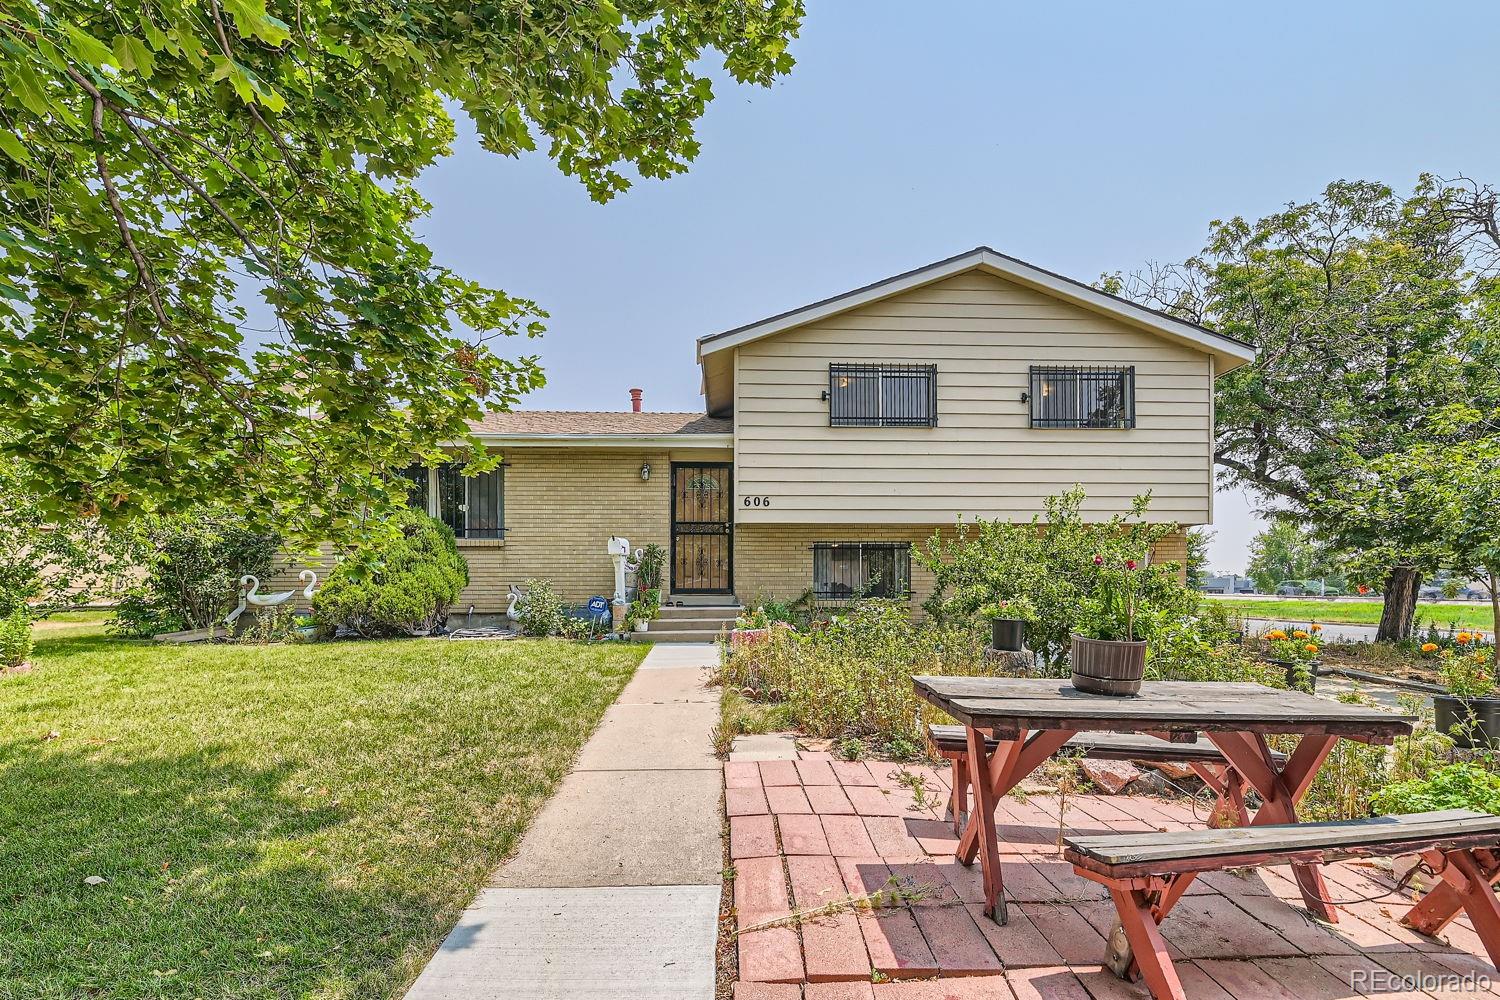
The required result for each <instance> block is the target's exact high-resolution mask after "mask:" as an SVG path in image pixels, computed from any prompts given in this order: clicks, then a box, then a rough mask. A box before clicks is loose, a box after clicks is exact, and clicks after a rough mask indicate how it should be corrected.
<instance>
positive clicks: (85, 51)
mask: <svg viewBox="0 0 1500 1000" xmlns="http://www.w3.org/2000/svg"><path fill="white" fill-rule="evenodd" d="M63 34H65V35H67V36H68V40H67V44H66V46H65V47H66V48H67V50H68V51H69V52H71V53H72V54H73V56H74V58H76V59H77V60H78V61H79V62H84V63H87V64H89V65H90V66H95V67H98V66H116V67H118V66H119V65H120V64H119V62H118V60H116V59H115V54H114V53H113V52H111V51H110V49H109V46H108V45H105V44H104V43H103V42H101V41H99V39H97V38H95V37H94V36H93V35H91V34H89V33H88V32H87V31H84V30H83V29H82V28H77V27H74V26H73V25H71V24H66V23H65V24H63Z"/></svg>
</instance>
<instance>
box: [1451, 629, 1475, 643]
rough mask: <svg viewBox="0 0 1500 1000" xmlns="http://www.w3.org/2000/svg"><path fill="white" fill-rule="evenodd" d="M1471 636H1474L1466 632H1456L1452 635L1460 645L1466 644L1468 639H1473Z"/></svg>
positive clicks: (1468, 641)
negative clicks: (1456, 633)
mask: <svg viewBox="0 0 1500 1000" xmlns="http://www.w3.org/2000/svg"><path fill="white" fill-rule="evenodd" d="M1473 638H1474V637H1473V636H1472V635H1470V634H1469V633H1467V632H1460V633H1458V635H1456V636H1454V637H1453V641H1454V642H1456V643H1458V644H1459V645H1460V646H1467V645H1468V644H1469V643H1470V641H1472V640H1473Z"/></svg>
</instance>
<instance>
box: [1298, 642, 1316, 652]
mask: <svg viewBox="0 0 1500 1000" xmlns="http://www.w3.org/2000/svg"><path fill="white" fill-rule="evenodd" d="M1302 648H1303V649H1305V650H1307V651H1308V652H1309V653H1316V652H1317V651H1318V647H1317V645H1316V644H1315V643H1311V642H1310V643H1308V644H1307V645H1306V646H1303V647H1302Z"/></svg>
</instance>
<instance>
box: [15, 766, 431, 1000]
mask: <svg viewBox="0 0 1500 1000" xmlns="http://www.w3.org/2000/svg"><path fill="white" fill-rule="evenodd" d="M299 767H300V762H295V761H283V762H278V763H275V764H266V765H264V766H261V765H247V764H246V763H244V762H243V761H242V760H236V759H233V757H232V756H231V755H230V754H229V753H228V752H227V751H226V750H225V749H223V748H220V747H207V748H202V749H197V750H194V751H191V752H184V753H173V754H161V755H158V756H143V755H139V754H136V755H134V756H130V757H124V756H122V755H121V754H119V753H118V752H117V751H116V750H115V749H114V748H112V747H110V746H109V745H106V744H100V745H92V746H82V747H78V748H73V747H66V748H60V749H54V748H53V746H52V745H49V744H48V743H46V742H43V741H39V740H37V739H27V740H16V741H10V742H5V743H0V873H3V876H0V996H17V997H21V996H25V997H29V998H54V997H56V998H62V997H68V998H72V997H79V996H89V997H132V998H135V997H178V996H182V997H188V996H194V997H196V996H213V997H277V998H280V997H301V996H317V997H342V996H348V997H369V996H377V997H378V996H386V995H390V993H391V992H392V990H393V988H398V987H399V986H400V985H401V984H402V982H404V978H403V977H405V976H407V975H409V972H410V970H409V969H408V968H406V967H405V966H409V965H410V963H411V962H412V961H413V953H414V950H415V954H416V956H417V957H418V958H419V957H420V955H421V954H422V953H424V951H425V949H427V948H430V947H431V945H432V943H433V942H434V941H435V938H436V937H437V935H439V934H440V933H441V928H440V927H438V926H437V921H438V919H439V917H438V915H437V914H435V913H434V910H433V905H432V901H431V900H429V899H426V898H424V897H423V895H422V892H421V883H420V880H419V879H412V880H401V879H395V880H393V879H388V878H371V879H364V878H361V877H360V875H361V871H362V868H363V867H364V866H363V863H362V862H361V861H360V859H359V858H358V851H359V849H360V847H361V843H360V841H359V838H358V837H355V836H352V835H351V833H350V832H349V831H348V830H344V831H342V834H341V836H339V837H329V838H322V837H320V834H321V833H323V832H325V831H329V830H330V829H332V828H333V827H335V826H336V825H339V824H341V823H345V822H352V820H351V819H350V818H348V817H346V816H344V815H343V814H341V811H340V809H339V808H338V806H337V804H336V803H334V802H332V801H330V800H329V799H328V797H327V795H326V793H320V790H318V789H309V788H300V787H297V784H296V782H292V781H289V780H288V779H289V776H290V775H292V774H293V773H294V772H296V771H297V770H298V768H299ZM329 843H334V844H336V846H335V847H334V848H332V851H334V852H337V853H339V854H340V855H342V856H341V857H338V858H329V857H327V856H326V853H327V852H326V851H325V845H327V844H329ZM349 855H353V856H352V857H350V856H349ZM92 876H99V877H101V878H103V879H105V880H106V881H105V882H103V883H102V884H98V885H89V884H87V883H86V880H87V879H89V878H90V877H92ZM10 991H13V992H10Z"/></svg>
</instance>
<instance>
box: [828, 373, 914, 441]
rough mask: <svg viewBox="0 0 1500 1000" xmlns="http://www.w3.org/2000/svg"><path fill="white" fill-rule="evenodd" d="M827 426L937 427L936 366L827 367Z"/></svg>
mask: <svg viewBox="0 0 1500 1000" xmlns="http://www.w3.org/2000/svg"><path fill="white" fill-rule="evenodd" d="M824 398H825V399H827V400H828V426H830V427H936V426H937V365H870V364H830V365H829V366H828V391H827V392H826V393H824Z"/></svg>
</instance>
